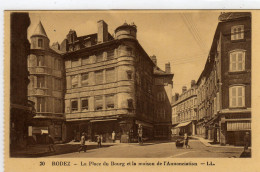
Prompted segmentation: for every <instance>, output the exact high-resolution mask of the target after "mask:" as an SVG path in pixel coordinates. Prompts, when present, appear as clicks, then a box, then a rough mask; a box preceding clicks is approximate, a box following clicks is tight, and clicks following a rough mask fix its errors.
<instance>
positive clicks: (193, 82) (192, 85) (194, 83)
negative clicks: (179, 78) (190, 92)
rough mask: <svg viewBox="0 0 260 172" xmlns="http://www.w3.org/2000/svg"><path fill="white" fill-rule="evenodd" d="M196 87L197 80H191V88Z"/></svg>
mask: <svg viewBox="0 0 260 172" xmlns="http://www.w3.org/2000/svg"><path fill="white" fill-rule="evenodd" d="M195 85H196V82H195V80H191V83H190V87H191V88H192V87H194V86H195Z"/></svg>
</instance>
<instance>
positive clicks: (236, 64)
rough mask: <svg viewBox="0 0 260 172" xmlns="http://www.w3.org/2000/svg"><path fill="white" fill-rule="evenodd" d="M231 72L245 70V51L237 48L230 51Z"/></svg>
mask: <svg viewBox="0 0 260 172" xmlns="http://www.w3.org/2000/svg"><path fill="white" fill-rule="evenodd" d="M229 69H230V71H231V72H236V71H244V70H245V51H243V50H235V51H233V52H231V53H230V67H229Z"/></svg>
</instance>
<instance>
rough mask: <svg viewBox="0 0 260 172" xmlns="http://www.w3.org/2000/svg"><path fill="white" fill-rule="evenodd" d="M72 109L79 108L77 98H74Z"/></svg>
mask: <svg viewBox="0 0 260 172" xmlns="http://www.w3.org/2000/svg"><path fill="white" fill-rule="evenodd" d="M71 110H72V111H77V110H78V101H77V100H73V101H72V102H71Z"/></svg>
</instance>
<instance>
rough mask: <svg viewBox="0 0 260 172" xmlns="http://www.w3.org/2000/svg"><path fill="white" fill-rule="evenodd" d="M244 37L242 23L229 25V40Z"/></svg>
mask: <svg viewBox="0 0 260 172" xmlns="http://www.w3.org/2000/svg"><path fill="white" fill-rule="evenodd" d="M239 39H244V25H237V26H233V27H231V40H239Z"/></svg>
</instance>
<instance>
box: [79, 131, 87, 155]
mask: <svg viewBox="0 0 260 172" xmlns="http://www.w3.org/2000/svg"><path fill="white" fill-rule="evenodd" d="M85 141H86V137H85V133H82V136H81V138H80V147H79V153H80V151H82V150H84V152H86V146H85Z"/></svg>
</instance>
